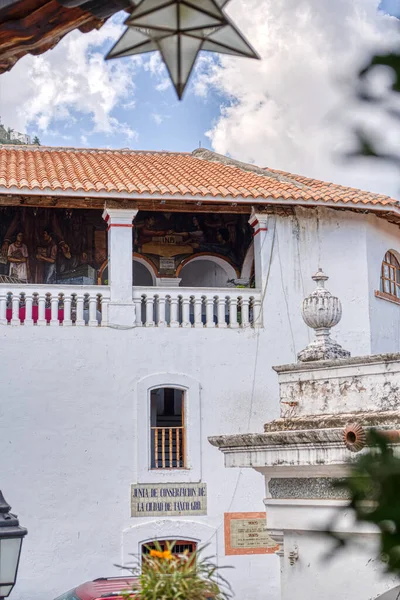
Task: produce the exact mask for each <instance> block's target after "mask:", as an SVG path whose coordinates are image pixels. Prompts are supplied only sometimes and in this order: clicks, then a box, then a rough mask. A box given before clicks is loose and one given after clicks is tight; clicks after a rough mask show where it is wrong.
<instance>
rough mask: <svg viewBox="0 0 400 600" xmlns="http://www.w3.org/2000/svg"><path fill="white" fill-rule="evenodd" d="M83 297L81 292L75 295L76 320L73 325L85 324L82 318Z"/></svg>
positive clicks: (80, 325)
mask: <svg viewBox="0 0 400 600" xmlns="http://www.w3.org/2000/svg"><path fill="white" fill-rule="evenodd" d="M84 301H85V299H84V297H83V295H81V294H78V295H77V297H76V321H75V325H77V326H79V327H82V326H83V325H85V319H84V318H83V309H84Z"/></svg>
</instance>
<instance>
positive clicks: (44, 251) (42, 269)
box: [35, 229, 57, 284]
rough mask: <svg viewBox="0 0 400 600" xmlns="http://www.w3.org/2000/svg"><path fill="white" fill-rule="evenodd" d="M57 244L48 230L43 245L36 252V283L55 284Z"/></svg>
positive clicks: (44, 232)
mask: <svg viewBox="0 0 400 600" xmlns="http://www.w3.org/2000/svg"><path fill="white" fill-rule="evenodd" d="M56 259H57V244H56V243H55V241H54V240H53V237H52V234H51V233H50V231H48V230H47V229H44V231H43V233H42V241H41V245H40V246H38V247H37V250H36V261H37V265H36V277H35V280H36V283H47V284H51V283H55V281H56V275H57V268H56Z"/></svg>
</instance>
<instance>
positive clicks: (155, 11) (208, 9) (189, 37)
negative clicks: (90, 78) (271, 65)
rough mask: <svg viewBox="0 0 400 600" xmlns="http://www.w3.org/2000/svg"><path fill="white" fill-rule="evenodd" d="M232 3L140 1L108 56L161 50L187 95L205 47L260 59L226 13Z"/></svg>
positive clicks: (179, 89)
mask: <svg viewBox="0 0 400 600" xmlns="http://www.w3.org/2000/svg"><path fill="white" fill-rule="evenodd" d="M228 2H229V0H140V1H139V3H136V6H135V8H134V9H133V11H132V13H131V15H130V16H129V17H128V18H127V19H126V21H125V25H127V26H128V27H127V29H126V30H125V32H124V33H123V35H122V36H121V38H120V39H119V40H118V41H117V43H116V44H115V45H114V46H113V48H112V49H111V50H110V52H109V53H108V54H107V56H106V59H111V58H121V57H123V56H132V55H135V54H143V53H145V52H154V51H156V50H159V51H160V53H161V56H162V58H163V60H164V63H165V64H166V67H167V69H168V72H169V75H170V77H171V79H172V83H173V85H174V87H175V90H176V93H177V95H178V98H179V99H181V98H182V95H183V92H184V90H185V87H186V84H187V82H188V80H189V77H190V74H191V72H192V69H193V66H194V63H195V61H196V58H197V55H198V53H199V52H200V50H207V51H209V52H220V53H222V54H231V55H234V56H245V57H248V58H259V56H258V54H257V53H256V52H255V50H254V49H253V48H252V47H251V45H250V44H249V42H248V41H247V40H246V39H245V38H244V36H243V35H242V34H241V33H240V31H239V30H238V29H237V28H236V27H235V25H234V24H233V23H232V21H231V20H230V19H229V17H228V16H227V15H226V14H225V12H224V11H223V7H224V6H226V4H228Z"/></svg>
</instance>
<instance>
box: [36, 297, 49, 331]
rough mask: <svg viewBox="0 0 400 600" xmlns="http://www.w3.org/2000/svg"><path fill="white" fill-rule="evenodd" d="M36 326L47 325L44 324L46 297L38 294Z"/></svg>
mask: <svg viewBox="0 0 400 600" xmlns="http://www.w3.org/2000/svg"><path fill="white" fill-rule="evenodd" d="M37 325H47V323H46V295H45V294H44V293H41V294H39V299H38V320H37Z"/></svg>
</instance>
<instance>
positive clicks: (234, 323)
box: [228, 296, 239, 329]
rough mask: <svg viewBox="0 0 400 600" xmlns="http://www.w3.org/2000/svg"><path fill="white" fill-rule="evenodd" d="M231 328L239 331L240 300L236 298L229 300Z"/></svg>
mask: <svg viewBox="0 0 400 600" xmlns="http://www.w3.org/2000/svg"><path fill="white" fill-rule="evenodd" d="M228 302H229V327H230V328H231V329H237V328H238V327H239V323H238V319H237V303H238V299H237V297H236V296H233V297H230V298H229V301H228Z"/></svg>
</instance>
